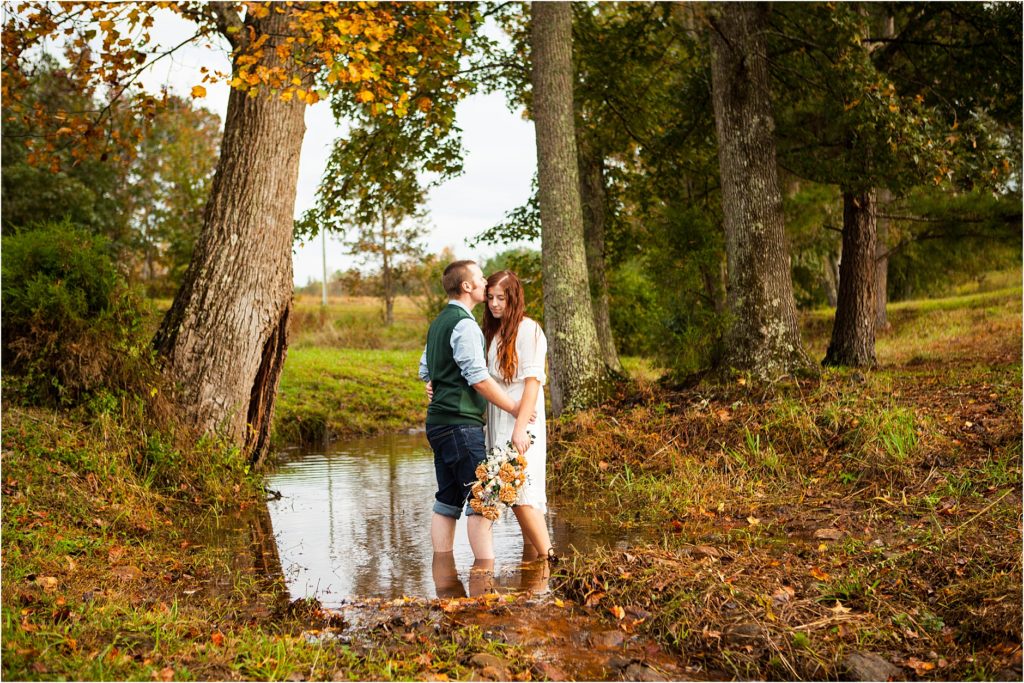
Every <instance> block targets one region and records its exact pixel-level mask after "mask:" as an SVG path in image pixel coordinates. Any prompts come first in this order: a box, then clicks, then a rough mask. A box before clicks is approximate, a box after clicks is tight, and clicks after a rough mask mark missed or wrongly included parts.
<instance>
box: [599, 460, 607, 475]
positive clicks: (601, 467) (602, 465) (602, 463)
mask: <svg viewBox="0 0 1024 683" xmlns="http://www.w3.org/2000/svg"><path fill="white" fill-rule="evenodd" d="M597 468H598V469H599V470H601V471H602V472H605V471H607V470H608V463H606V462H605V461H604V460H599V461H598V462H597Z"/></svg>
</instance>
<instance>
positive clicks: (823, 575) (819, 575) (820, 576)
mask: <svg viewBox="0 0 1024 683" xmlns="http://www.w3.org/2000/svg"><path fill="white" fill-rule="evenodd" d="M807 573H808V574H810V575H811V576H813V577H814V578H816V579H817V580H818V581H828V580H829V573H828V572H826V571H823V570H821V569H819V568H818V567H811V569H810V570H809V571H808V572H807Z"/></svg>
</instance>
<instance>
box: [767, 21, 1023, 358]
mask: <svg viewBox="0 0 1024 683" xmlns="http://www.w3.org/2000/svg"><path fill="white" fill-rule="evenodd" d="M1013 15H1016V20H1013ZM1019 15H1020V9H1019V7H1016V8H1014V7H1011V6H1009V5H1008V4H999V3H992V4H986V5H982V4H980V3H979V4H977V5H972V6H970V7H967V6H960V5H948V6H946V5H943V4H941V3H921V4H913V5H911V4H895V5H888V4H887V5H881V4H879V5H870V4H868V5H854V4H819V3H807V4H805V5H801V6H800V7H793V6H785V5H783V6H779V8H778V9H777V11H775V12H773V13H772V15H771V20H772V24H773V26H772V28H773V30H772V32H771V34H770V35H771V37H772V52H773V54H776V55H777V57H776V58H775V61H774V62H773V68H772V75H773V77H774V78H775V81H776V85H777V88H778V94H779V97H778V100H779V102H780V107H779V112H778V120H779V136H778V137H779V140H780V142H781V144H780V159H781V163H782V164H783V165H784V166H785V167H786V168H787V169H788V170H790V171H791V172H792V173H794V174H796V175H798V176H799V177H802V178H806V179H809V180H812V181H814V182H818V183H828V184H833V185H836V186H838V187H839V189H840V191H841V192H842V194H843V216H844V224H843V254H842V260H841V264H840V276H839V290H840V291H839V301H838V302H837V309H836V321H835V325H834V326H833V334H832V340H831V343H830V345H829V350H828V352H827V353H826V356H825V359H824V363H825V364H826V365H850V366H870V365H873V364H874V362H875V353H874V335H875V325H876V323H877V319H878V318H877V311H878V307H879V305H880V301H879V300H878V299H880V298H881V295H880V293H879V292H878V291H877V284H878V282H879V277H878V259H879V251H878V250H879V249H880V248H883V249H884V251H883V252H882V253H884V254H886V255H888V253H889V252H890V251H891V249H888V248H885V247H886V245H877V214H878V209H877V206H876V194H877V191H878V190H882V191H883V194H884V191H889V192H891V193H892V194H893V196H894V198H898V197H900V196H902V195H904V194H905V193H907V192H908V191H909V190H910V189H911V188H913V187H915V186H921V185H926V184H927V185H931V186H932V187H934V188H937V189H938V190H939V191H947V192H949V191H951V192H953V193H955V192H957V191H960V190H963V189H969V188H971V187H972V186H973V185H974V184H977V183H984V184H990V183H991V182H992V180H998V179H999V176H1000V175H1001V171H999V170H998V169H999V167H1000V159H1001V158H1005V151H1004V150H1003V149H1001V148H1002V147H1003V143H1001V142H1000V139H1004V140H1007V139H1013V137H1014V135H1015V134H1010V135H1006V133H1005V132H999V130H998V128H999V127H998V126H993V123H994V122H998V121H999V118H998V114H996V112H1000V111H1002V112H1007V111H1013V110H1014V107H1013V106H1012V105H1013V101H1014V98H1015V101H1016V103H1017V106H1016V111H1018V112H1019V101H1020V99H1019V98H1020V96H1019V85H1018V86H1017V87H1016V88H1012V87H1011V88H1007V84H1013V83H1016V84H1019V83H1020V56H1019V53H1020V22H1019ZM1000 54H1003V55H1005V56H1006V58H1005V59H1004V58H1001V57H999V56H998V55H1000ZM1014 61H1016V67H1014ZM1014 90H1016V91H1017V93H1018V94H1015V95H1014V94H1011V92H1013V91H1014ZM1000 93H1001V94H1000ZM1017 116H1018V118H1019V114H1018V115H1017ZM1010 128H1012V129H1013V130H1017V129H1019V126H1017V128H1013V127H1012V126H1010ZM993 173H994V174H995V176H993ZM884 227H885V228H887V229H889V230H891V229H892V226H891V225H889V224H886V225H885V226H884ZM869 233H870V234H869ZM867 242H871V243H873V244H876V245H877V246H876V248H875V251H873V252H871V251H870V249H869V248H868V247H867V246H865V244H866V243H867ZM848 245H849V246H852V247H853V248H852V251H848ZM844 281H845V282H844ZM844 292H845V296H844ZM869 301H870V303H868V302H869Z"/></svg>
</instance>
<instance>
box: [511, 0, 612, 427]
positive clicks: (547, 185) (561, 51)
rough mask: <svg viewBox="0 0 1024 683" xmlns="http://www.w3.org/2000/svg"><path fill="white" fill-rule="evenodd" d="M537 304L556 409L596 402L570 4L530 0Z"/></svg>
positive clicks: (599, 378)
mask: <svg viewBox="0 0 1024 683" xmlns="http://www.w3.org/2000/svg"><path fill="white" fill-rule="evenodd" d="M531 12H532V17H531V21H530V39H531V49H532V59H533V70H532V74H531V77H532V82H533V120H534V125H535V126H536V130H537V174H538V180H539V184H540V193H539V199H540V219H541V245H542V247H541V260H542V270H543V277H544V312H545V315H544V317H545V320H546V323H547V336H548V341H549V350H550V367H551V407H552V412H553V413H554V415H555V416H557V415H559V414H561V413H562V412H563V411H572V410H580V409H583V408H587V407H590V406H592V405H594V404H596V403H597V402H598V401H599V400H600V398H601V395H602V390H603V383H604V380H605V370H604V363H603V362H602V360H601V347H600V343H599V342H598V338H597V329H596V327H595V326H594V312H593V306H592V304H591V300H590V284H589V281H588V278H587V261H586V253H585V247H584V243H583V210H582V207H581V203H580V183H579V173H578V167H577V155H576V134H575V123H574V117H573V92H572V91H573V73H572V8H571V6H570V5H569V3H558V2H537V3H533V5H532V6H531Z"/></svg>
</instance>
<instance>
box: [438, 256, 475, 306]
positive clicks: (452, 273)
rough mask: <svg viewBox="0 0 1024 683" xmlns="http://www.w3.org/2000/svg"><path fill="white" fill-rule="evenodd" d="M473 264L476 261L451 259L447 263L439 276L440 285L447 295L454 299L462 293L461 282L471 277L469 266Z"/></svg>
mask: <svg viewBox="0 0 1024 683" xmlns="http://www.w3.org/2000/svg"><path fill="white" fill-rule="evenodd" d="M475 265H476V261H453V262H452V263H449V264H448V267H447V268H445V269H444V276H442V277H441V286H443V287H444V291H445V293H446V294H448V296H449V297H451V298H453V299H455V298H457V297H458V296H459V295H460V294H462V283H463V282H466V281H468V280H469V278H470V277H471V276H470V272H469V267H470V266H475Z"/></svg>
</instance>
